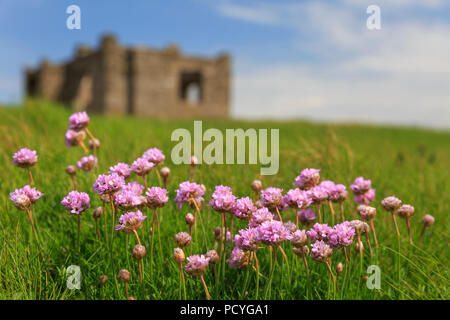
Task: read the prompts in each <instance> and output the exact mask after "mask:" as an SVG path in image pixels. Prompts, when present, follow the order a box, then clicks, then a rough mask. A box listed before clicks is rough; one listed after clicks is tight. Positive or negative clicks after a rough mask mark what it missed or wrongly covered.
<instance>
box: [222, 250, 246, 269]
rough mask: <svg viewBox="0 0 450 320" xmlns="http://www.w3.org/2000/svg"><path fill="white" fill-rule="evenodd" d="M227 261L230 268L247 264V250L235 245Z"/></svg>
mask: <svg viewBox="0 0 450 320" xmlns="http://www.w3.org/2000/svg"><path fill="white" fill-rule="evenodd" d="M227 262H228V263H229V264H230V267H231V268H232V269H242V268H245V267H247V266H248V252H246V251H244V250H241V249H240V248H238V247H235V248H234V249H233V251H231V257H230V259H229V260H227Z"/></svg>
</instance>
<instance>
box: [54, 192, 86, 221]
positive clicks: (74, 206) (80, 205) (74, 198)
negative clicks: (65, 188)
mask: <svg viewBox="0 0 450 320" xmlns="http://www.w3.org/2000/svg"><path fill="white" fill-rule="evenodd" d="M90 201H91V199H90V198H89V195H88V194H87V193H85V192H78V191H70V192H69V194H68V195H67V196H65V197H64V199H63V200H62V201H61V204H62V205H63V206H64V207H65V208H66V209H67V210H69V212H70V213H72V214H77V215H79V214H81V213H82V212H84V211H86V210H87V209H88V208H89V204H90Z"/></svg>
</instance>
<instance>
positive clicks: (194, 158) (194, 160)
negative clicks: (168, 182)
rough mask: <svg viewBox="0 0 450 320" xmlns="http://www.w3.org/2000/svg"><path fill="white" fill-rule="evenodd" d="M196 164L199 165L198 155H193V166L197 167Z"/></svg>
mask: <svg viewBox="0 0 450 320" xmlns="http://www.w3.org/2000/svg"><path fill="white" fill-rule="evenodd" d="M196 165H198V159H197V157H196V156H192V157H191V166H193V167H195V166H196Z"/></svg>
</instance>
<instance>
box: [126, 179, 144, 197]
mask: <svg viewBox="0 0 450 320" xmlns="http://www.w3.org/2000/svg"><path fill="white" fill-rule="evenodd" d="M121 191H129V192H132V193H134V194H135V195H137V196H141V195H142V194H143V193H144V186H143V185H140V184H139V183H137V182H136V181H131V182H128V183H127V184H125V185H124V186H123V187H122V189H121Z"/></svg>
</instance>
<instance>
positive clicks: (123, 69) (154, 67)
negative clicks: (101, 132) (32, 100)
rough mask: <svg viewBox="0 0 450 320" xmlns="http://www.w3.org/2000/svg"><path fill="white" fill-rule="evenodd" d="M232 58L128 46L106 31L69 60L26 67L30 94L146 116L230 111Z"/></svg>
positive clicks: (81, 106)
mask: <svg viewBox="0 0 450 320" xmlns="http://www.w3.org/2000/svg"><path fill="white" fill-rule="evenodd" d="M230 69H231V58H230V56H229V55H227V54H223V55H219V56H218V57H216V58H204V57H191V56H185V55H183V54H181V52H180V51H179V49H178V48H177V47H176V46H174V45H171V46H168V47H167V48H165V49H163V50H155V49H149V48H138V47H134V48H125V47H122V46H121V45H120V44H119V43H118V42H117V40H116V39H115V37H113V36H110V35H106V36H104V37H103V38H102V40H101V43H100V46H99V48H98V49H97V50H93V49H91V48H88V47H86V46H80V47H78V49H77V51H76V54H75V56H74V57H73V59H72V60H71V61H68V62H66V63H63V64H52V63H50V62H49V61H46V60H44V61H42V63H41V65H40V66H39V67H38V68H36V69H34V70H33V69H27V70H26V72H25V73H26V74H25V79H26V83H25V86H26V94H27V96H40V97H43V98H45V99H48V100H50V101H59V102H63V103H65V104H68V105H69V106H71V107H72V108H74V109H75V110H87V111H95V112H97V113H105V114H119V115H124V114H136V115H141V116H148V117H158V118H160V117H171V118H173V117H175V118H177V117H228V116H229V109H230V107H229V105H230V89H231V70H230Z"/></svg>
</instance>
